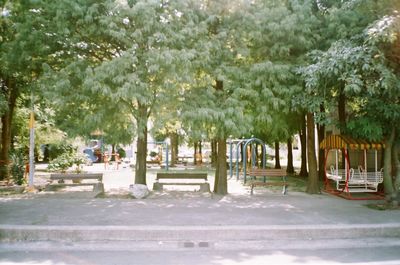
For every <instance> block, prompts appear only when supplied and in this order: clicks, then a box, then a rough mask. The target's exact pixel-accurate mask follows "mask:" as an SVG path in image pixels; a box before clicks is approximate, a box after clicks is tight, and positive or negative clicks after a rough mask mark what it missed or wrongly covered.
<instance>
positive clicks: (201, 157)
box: [198, 141, 203, 165]
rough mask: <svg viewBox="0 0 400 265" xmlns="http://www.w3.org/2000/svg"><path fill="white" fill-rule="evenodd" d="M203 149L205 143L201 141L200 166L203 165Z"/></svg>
mask: <svg viewBox="0 0 400 265" xmlns="http://www.w3.org/2000/svg"><path fill="white" fill-rule="evenodd" d="M202 147H203V142H202V141H199V161H198V163H199V164H200V165H201V164H203V150H202Z"/></svg>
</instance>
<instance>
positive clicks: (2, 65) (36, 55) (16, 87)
mask: <svg viewBox="0 0 400 265" xmlns="http://www.w3.org/2000/svg"><path fill="white" fill-rule="evenodd" d="M57 6H58V4H57V3H54V2H53V1H5V2H4V1H3V2H2V7H1V11H2V13H1V17H0V30H1V34H0V36H1V37H0V39H1V45H0V86H1V96H0V101H1V104H0V106H1V107H0V109H1V110H2V112H1V123H2V130H1V150H0V179H4V178H7V177H8V170H7V165H8V161H9V158H8V156H9V151H10V144H11V128H12V124H13V119H14V113H15V109H16V103H17V100H18V99H19V98H20V97H21V96H22V95H24V94H30V92H32V91H35V93H38V92H39V91H38V89H37V88H38V85H37V80H38V79H39V77H40V76H41V75H42V73H43V68H42V64H43V63H44V62H49V61H51V60H52V59H51V55H52V54H53V53H54V52H55V51H57V50H58V49H59V47H60V44H59V43H58V42H57V41H58V38H57V36H56V35H55V34H52V33H53V32H52V31H50V30H49V28H50V27H51V23H50V22H51V21H52V18H53V16H54V13H53V12H52V11H54V10H56V8H57Z"/></svg>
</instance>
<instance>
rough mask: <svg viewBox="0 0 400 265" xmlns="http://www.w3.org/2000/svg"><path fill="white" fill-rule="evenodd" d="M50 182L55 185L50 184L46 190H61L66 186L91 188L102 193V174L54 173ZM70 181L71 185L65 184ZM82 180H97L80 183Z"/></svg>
mask: <svg viewBox="0 0 400 265" xmlns="http://www.w3.org/2000/svg"><path fill="white" fill-rule="evenodd" d="M50 180H51V181H52V182H53V181H56V180H57V183H55V184H54V183H50V185H49V186H48V188H46V189H47V190H54V189H55V188H62V187H66V186H93V191H95V192H99V193H100V192H104V184H103V182H102V181H103V173H54V174H50ZM66 180H70V181H71V183H65V181H66ZM83 180H97V181H93V182H82V181H83Z"/></svg>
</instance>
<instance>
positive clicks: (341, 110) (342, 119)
mask: <svg viewBox="0 0 400 265" xmlns="http://www.w3.org/2000/svg"><path fill="white" fill-rule="evenodd" d="M338 114H339V128H340V133H341V134H342V132H343V129H344V128H346V95H345V93H344V85H342V88H341V90H340V94H339V99H338ZM345 161H346V158H345V156H344V153H343V152H342V165H341V167H342V168H345V167H346V165H345Z"/></svg>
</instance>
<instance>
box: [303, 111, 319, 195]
mask: <svg viewBox="0 0 400 265" xmlns="http://www.w3.org/2000/svg"><path fill="white" fill-rule="evenodd" d="M314 130H315V124H314V114H313V113H310V112H308V113H307V155H308V156H307V157H308V169H309V175H308V181H307V189H306V192H307V193H310V194H317V193H320V188H319V178H318V170H317V158H316V155H315V132H314Z"/></svg>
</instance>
